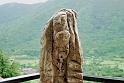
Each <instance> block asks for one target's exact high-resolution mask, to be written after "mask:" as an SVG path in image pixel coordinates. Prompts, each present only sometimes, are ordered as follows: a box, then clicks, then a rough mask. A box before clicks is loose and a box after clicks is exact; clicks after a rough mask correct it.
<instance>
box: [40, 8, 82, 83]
mask: <svg viewBox="0 0 124 83" xmlns="http://www.w3.org/2000/svg"><path fill="white" fill-rule="evenodd" d="M41 45H42V46H41V47H42V48H41V58H40V83H83V76H82V68H81V65H82V59H81V53H80V42H79V38H78V32H77V25H76V12H75V11H73V10H71V9H62V10H60V11H58V12H57V13H56V14H55V15H54V16H53V17H52V18H51V19H50V20H49V22H48V23H47V25H46V26H45V29H44V31H43V34H42V38H41Z"/></svg>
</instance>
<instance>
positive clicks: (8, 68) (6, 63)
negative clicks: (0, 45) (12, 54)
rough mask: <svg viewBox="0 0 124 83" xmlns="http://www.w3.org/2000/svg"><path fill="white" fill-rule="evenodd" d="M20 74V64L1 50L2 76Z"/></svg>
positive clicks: (0, 72) (0, 68) (0, 70)
mask: <svg viewBox="0 0 124 83" xmlns="http://www.w3.org/2000/svg"><path fill="white" fill-rule="evenodd" d="M17 75H19V64H17V63H16V62H14V61H11V60H10V59H9V58H8V57H7V56H6V55H5V54H4V53H3V52H2V51H0V77H2V78H7V77H13V76H17Z"/></svg>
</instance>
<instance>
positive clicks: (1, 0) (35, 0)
mask: <svg viewBox="0 0 124 83" xmlns="http://www.w3.org/2000/svg"><path fill="white" fill-rule="evenodd" d="M46 1H47V0H0V5H2V4H6V3H24V4H35V3H40V2H46Z"/></svg>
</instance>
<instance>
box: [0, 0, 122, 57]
mask: <svg viewBox="0 0 124 83" xmlns="http://www.w3.org/2000/svg"><path fill="white" fill-rule="evenodd" d="M123 4H124V1H123V0H49V1H48V2H46V3H39V4H34V5H26V4H17V3H10V4H5V5H0V49H3V50H5V51H7V52H8V53H10V54H13V55H22V54H25V55H32V56H37V55H39V49H40V34H41V31H42V29H43V26H44V25H45V24H46V22H47V20H48V19H49V18H50V17H51V16H52V15H53V14H54V13H55V12H56V11H57V10H59V9H61V8H71V9H74V10H76V11H77V13H78V30H79V35H80V40H81V44H82V47H83V49H84V55H85V56H97V57H101V56H120V57H123V55H124V50H123V49H124V44H123V42H124V37H123V36H124V23H123V22H124V16H123V15H124V10H123V9H124V6H123Z"/></svg>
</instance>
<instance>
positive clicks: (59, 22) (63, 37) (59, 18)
mask: <svg viewBox="0 0 124 83" xmlns="http://www.w3.org/2000/svg"><path fill="white" fill-rule="evenodd" d="M53 29H54V30H53V31H54V41H55V43H56V45H57V46H58V47H63V46H65V45H66V44H67V43H69V38H70V33H69V28H68V23H67V14H66V13H65V12H60V13H58V14H57V15H56V16H55V17H54V18H53Z"/></svg>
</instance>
